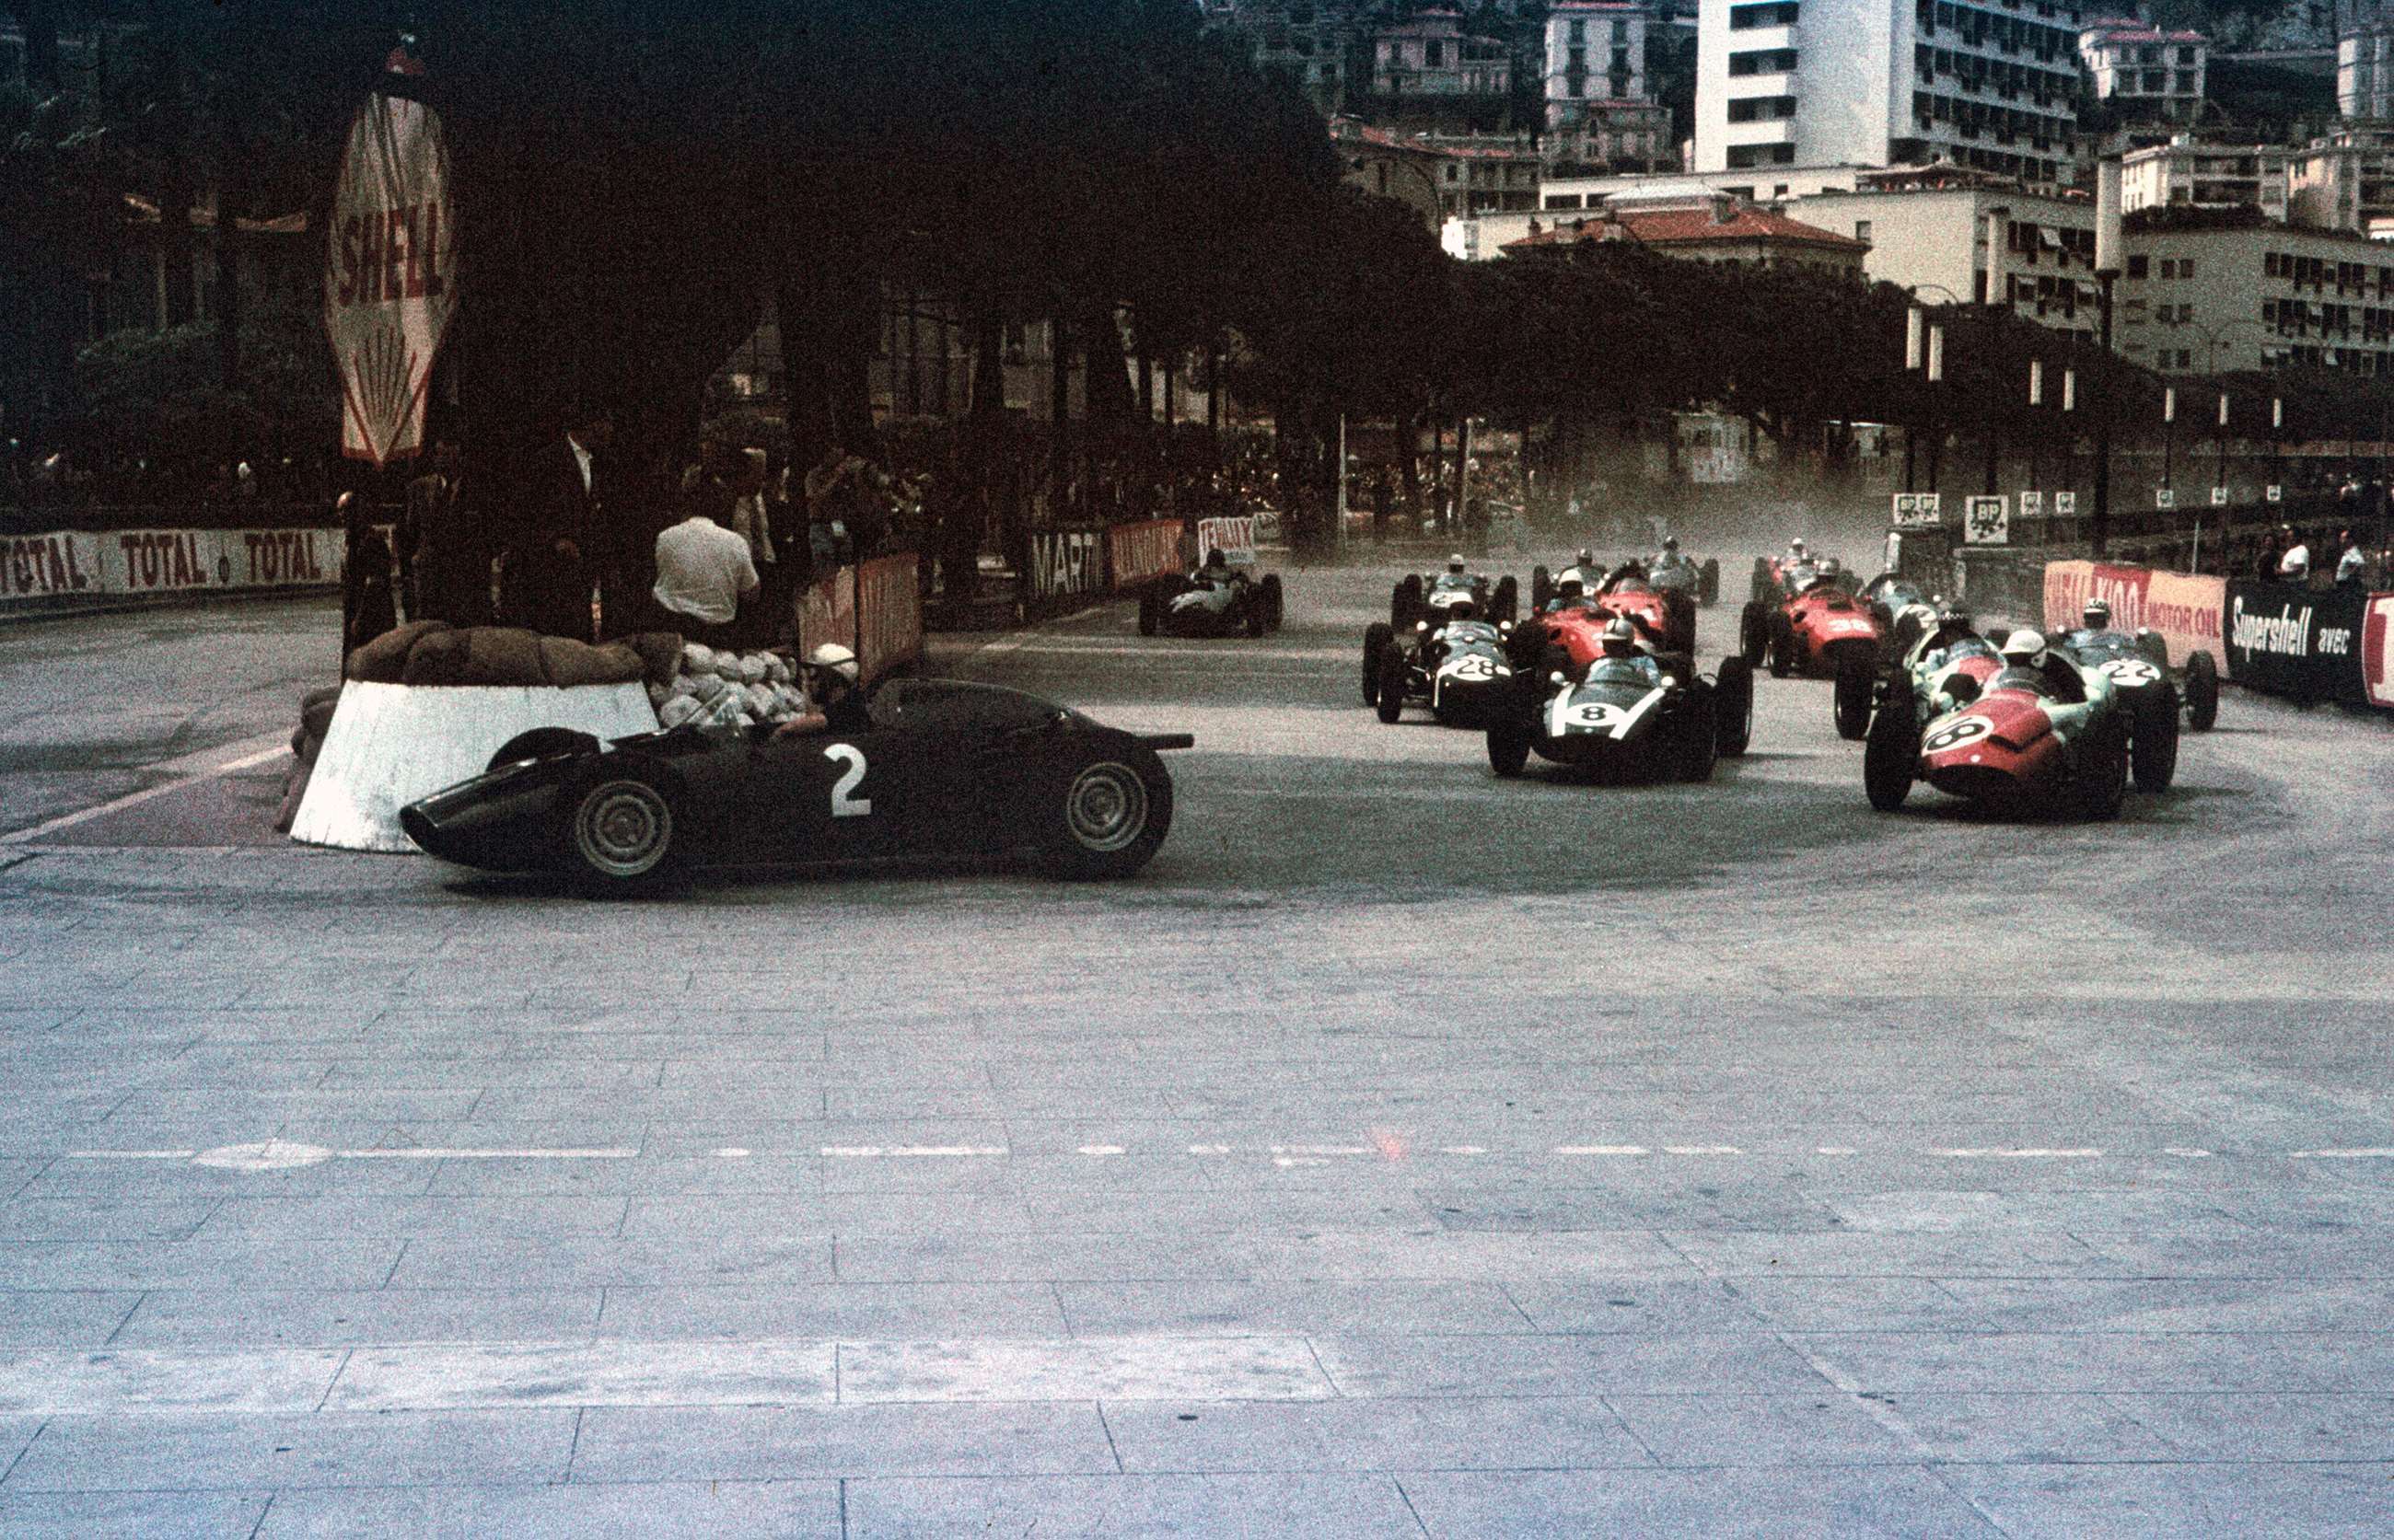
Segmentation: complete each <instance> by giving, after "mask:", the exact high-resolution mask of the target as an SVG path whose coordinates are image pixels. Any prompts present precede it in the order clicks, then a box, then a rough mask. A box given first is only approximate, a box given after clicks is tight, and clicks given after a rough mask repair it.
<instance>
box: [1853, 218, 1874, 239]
mask: <svg viewBox="0 0 2394 1540" xmlns="http://www.w3.org/2000/svg"><path fill="white" fill-rule="evenodd" d="M1870 232H1871V222H1870V221H1869V220H1867V219H1857V220H1855V221H1854V239H1855V240H1857V241H1867V240H1869V239H1870V238H1871V234H1870Z"/></svg>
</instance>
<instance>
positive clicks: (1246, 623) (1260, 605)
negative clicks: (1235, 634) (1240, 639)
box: [1239, 594, 1265, 636]
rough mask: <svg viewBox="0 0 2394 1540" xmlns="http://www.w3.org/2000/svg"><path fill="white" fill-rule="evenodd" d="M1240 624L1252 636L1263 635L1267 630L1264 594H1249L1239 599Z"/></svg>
mask: <svg viewBox="0 0 2394 1540" xmlns="http://www.w3.org/2000/svg"><path fill="white" fill-rule="evenodd" d="M1239 624H1240V625H1241V626H1242V627H1243V628H1244V629H1245V631H1246V633H1247V634H1248V635H1250V636H1261V635H1262V634H1263V633H1264V630H1265V613H1264V601H1263V595H1262V594H1244V595H1243V596H1242V597H1241V598H1240V600H1239Z"/></svg>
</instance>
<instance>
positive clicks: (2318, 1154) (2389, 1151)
mask: <svg viewBox="0 0 2394 1540" xmlns="http://www.w3.org/2000/svg"><path fill="white" fill-rule="evenodd" d="M2286 1158H2287V1159H2289V1160H2394V1148H2387V1147H2386V1146H2383V1145H2378V1146H2372V1147H2365V1148H2362V1149H2358V1150H2296V1151H2295V1153H2294V1154H2293V1155H2288V1156H2287V1157H2286Z"/></svg>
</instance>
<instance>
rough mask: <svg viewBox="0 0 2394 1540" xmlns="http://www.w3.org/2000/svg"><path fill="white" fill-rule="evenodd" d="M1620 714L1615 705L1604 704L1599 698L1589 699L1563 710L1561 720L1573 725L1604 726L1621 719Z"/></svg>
mask: <svg viewBox="0 0 2394 1540" xmlns="http://www.w3.org/2000/svg"><path fill="white" fill-rule="evenodd" d="M1621 715H1622V713H1621V711H1620V710H1619V709H1618V708H1617V707H1613V706H1609V705H1606V704H1605V703H1604V702H1603V701H1601V700H1590V701H1587V702H1585V703H1584V704H1581V705H1577V706H1573V707H1572V708H1571V709H1570V710H1569V711H1565V712H1564V713H1563V720H1564V721H1565V722H1567V723H1569V724H1572V726H1574V727H1606V726H1610V725H1611V724H1613V723H1615V722H1618V721H1619V720H1621Z"/></svg>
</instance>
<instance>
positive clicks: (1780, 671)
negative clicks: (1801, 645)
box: [1770, 610, 1795, 679]
mask: <svg viewBox="0 0 2394 1540" xmlns="http://www.w3.org/2000/svg"><path fill="white" fill-rule="evenodd" d="M1794 672H1795V624H1794V623H1793V622H1792V621H1790V620H1788V619H1787V612H1786V611H1784V610H1782V611H1780V612H1779V613H1778V614H1776V615H1773V616H1771V617H1770V677H1771V678H1773V679H1784V678H1786V677H1787V676H1788V675H1789V674H1792V673H1794Z"/></svg>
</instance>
